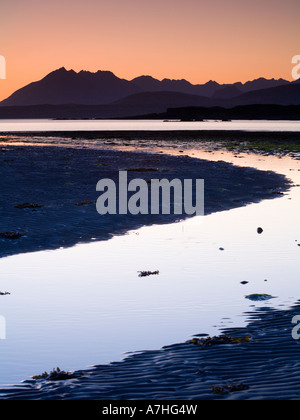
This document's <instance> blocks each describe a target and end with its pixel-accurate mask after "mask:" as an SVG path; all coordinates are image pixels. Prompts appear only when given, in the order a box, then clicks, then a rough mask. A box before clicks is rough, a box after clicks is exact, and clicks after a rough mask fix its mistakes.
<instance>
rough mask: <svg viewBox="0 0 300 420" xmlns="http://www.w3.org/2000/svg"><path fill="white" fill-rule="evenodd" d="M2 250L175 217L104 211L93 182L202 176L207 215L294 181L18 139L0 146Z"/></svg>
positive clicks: (185, 160) (107, 233) (56, 243)
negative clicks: (21, 142) (100, 209)
mask: <svg viewBox="0 0 300 420" xmlns="http://www.w3.org/2000/svg"><path fill="white" fill-rule="evenodd" d="M0 160H1V162H0V163H1V166H0V174H1V179H2V184H1V192H2V194H1V197H0V207H1V213H2V217H1V220H0V256H2V257H3V256H8V255H13V254H16V253H24V252H33V251H41V250H46V249H49V250H51V249H57V248H60V247H70V246H73V245H75V244H77V243H84V242H89V241H91V240H104V239H109V238H111V237H112V236H113V235H116V234H123V233H125V232H127V231H128V230H131V229H136V228H138V227H141V226H144V225H152V224H160V223H171V222H175V221H178V220H180V219H182V218H184V217H185V215H183V216H182V217H181V216H178V215H174V214H170V215H162V214H158V215H153V214H148V215H131V214H126V215H119V214H117V215H105V216H101V215H99V214H98V213H97V210H96V200H97V198H98V197H99V193H98V192H97V191H96V184H97V182H98V181H99V180H100V179H103V178H109V179H112V180H114V181H115V182H116V183H117V182H118V176H119V171H120V170H127V171H128V180H131V179H134V178H142V179H144V180H146V181H147V182H150V181H151V179H153V178H155V179H162V178H167V179H168V180H172V179H175V178H178V179H181V180H183V179H194V180H195V179H204V181H205V197H204V198H205V214H210V213H214V212H218V211H222V210H229V209H231V208H236V207H240V206H244V205H246V204H248V203H252V202H259V201H260V200H263V199H273V198H276V197H278V195H281V194H283V193H284V191H287V190H288V189H289V188H290V186H291V182H290V181H289V180H288V179H287V178H286V177H284V176H283V175H280V174H276V173H274V172H272V171H258V170H256V169H254V168H241V167H237V166H234V165H232V164H229V163H225V162H222V161H220V162H210V161H207V160H200V159H193V158H190V157H188V156H180V157H176V156H167V155H161V154H156V155H155V154H150V153H141V152H125V151H122V152H121V151H114V150H99V149H90V148H73V147H51V146H22V147H21V146H13V145H11V146H10V145H8V146H5V147H2V148H1V151H0Z"/></svg>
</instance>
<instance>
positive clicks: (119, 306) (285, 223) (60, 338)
mask: <svg viewBox="0 0 300 420" xmlns="http://www.w3.org/2000/svg"><path fill="white" fill-rule="evenodd" d="M172 150H173V151H172V153H177V152H178V151H176V150H174V149H172ZM154 151H155V150H154ZM185 153H186V154H190V155H193V156H199V157H202V158H207V159H210V160H213V159H214V160H219V159H223V160H226V161H230V162H234V163H236V164H239V165H245V166H255V167H257V168H259V169H268V170H269V169H273V170H276V171H277V172H280V173H284V174H286V175H287V176H288V177H289V178H291V179H292V180H293V181H294V182H295V183H296V184H300V182H299V181H300V172H299V171H300V161H298V160H293V159H291V158H289V157H285V158H280V159H279V158H277V157H265V156H258V155H246V154H242V155H240V156H243V159H241V158H235V157H234V155H233V154H232V153H229V152H225V153H224V152H222V151H218V152H214V153H208V152H203V151H200V150H192V149H191V150H185ZM299 206H300V195H299V187H294V188H292V189H291V190H290V192H289V193H288V194H287V195H284V196H282V197H279V198H276V199H274V200H265V201H263V202H261V203H258V204H252V205H248V206H247V207H242V208H238V209H234V210H230V211H225V212H222V213H216V214H212V215H209V216H205V217H204V218H201V217H200V218H193V219H190V220H187V221H184V222H182V223H176V224H173V225H165V226H161V225H160V226H152V227H145V228H142V229H139V230H138V231H132V232H129V234H128V235H125V236H117V237H114V238H113V239H111V240H109V241H106V242H98V243H91V244H85V245H78V246H75V247H73V248H70V249H61V250H57V251H51V252H38V253H33V254H25V255H17V256H13V257H9V258H5V259H2V260H1V261H0V270H1V290H3V291H4V290H5V291H6V290H7V291H9V292H11V295H10V296H5V297H3V298H2V299H1V310H0V313H1V315H3V316H5V318H6V323H7V332H6V334H7V339H6V340H0V354H1V367H0V382H1V383H2V384H4V383H16V382H18V381H19V380H21V379H24V378H28V377H29V376H30V375H32V374H37V373H41V372H42V371H44V370H48V371H49V370H50V369H52V368H54V367H56V366H59V367H61V368H63V369H65V370H72V369H79V368H85V367H87V366H88V365H91V364H100V363H107V362H109V361H113V360H119V359H120V358H121V357H123V355H122V353H124V352H126V351H135V350H144V349H156V348H160V347H161V346H163V345H166V344H171V343H175V342H179V341H184V340H186V339H188V338H190V337H191V335H193V334H198V333H208V334H217V333H218V332H219V330H220V328H223V327H226V326H229V327H231V326H242V325H244V324H245V322H246V319H245V317H244V316H242V314H243V312H245V311H248V310H249V309H251V307H252V308H253V305H254V307H255V306H258V305H260V306H261V305H266V306H270V305H271V306H273V307H282V306H284V307H286V306H289V305H291V304H292V303H294V302H295V301H296V300H298V299H299V293H298V292H299V285H298V283H299V281H298V273H299V266H300V264H299V261H300V247H299V246H298V243H299V244H300V225H299ZM259 226H261V227H262V228H263V229H264V232H263V234H261V235H258V234H257V227H259ZM296 241H298V243H297V242H296ZM220 247H223V248H224V251H220V250H219V248H220ZM139 270H160V275H159V276H151V277H144V278H140V277H138V273H137V271H139ZM265 280H267V281H265ZM241 281H248V282H249V283H248V284H247V285H244V286H243V285H241V284H240V282H241ZM251 293H268V294H270V295H273V296H275V297H276V298H275V299H273V300H271V301H268V302H259V303H253V302H251V301H249V300H247V299H245V295H246V294H251Z"/></svg>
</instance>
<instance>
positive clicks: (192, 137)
mask: <svg viewBox="0 0 300 420" xmlns="http://www.w3.org/2000/svg"><path fill="white" fill-rule="evenodd" d="M2 136H13V137H28V136H30V137H45V138H47V137H61V138H69V139H87V140H93V139H95V140H101V139H121V140H141V139H143V140H189V141H212V142H216V141H239V142H243V141H250V142H251V141H261V142H265V141H270V140H272V141H274V142H286V143H290V142H295V141H296V142H297V143H299V144H300V133H299V132H295V131H272V132H269V131H240V130H163V131H154V130H153V131H150V130H141V131H138V130H132V131H129V130H128V131H127V130H110V131H23V132H18V131H7V132H0V138H1V137H2ZM0 144H1V143H0Z"/></svg>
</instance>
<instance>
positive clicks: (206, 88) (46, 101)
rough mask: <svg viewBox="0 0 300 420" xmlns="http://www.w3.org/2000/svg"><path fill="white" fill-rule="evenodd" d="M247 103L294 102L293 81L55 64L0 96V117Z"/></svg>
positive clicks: (298, 101) (297, 89)
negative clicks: (23, 111)
mask: <svg viewBox="0 0 300 420" xmlns="http://www.w3.org/2000/svg"><path fill="white" fill-rule="evenodd" d="M252 104H275V105H300V83H299V80H298V81H294V82H289V81H287V80H284V79H279V80H275V79H270V80H268V79H264V78H260V79H256V80H253V81H249V82H246V83H240V82H237V83H233V84H219V83H217V82H214V81H209V82H207V83H205V84H202V85H200V84H198V85H193V84H191V83H190V82H188V81H187V80H170V79H163V80H161V81H160V80H157V79H154V78H153V77H151V76H141V77H137V78H135V79H133V80H130V81H129V80H125V79H120V78H118V77H117V76H115V75H114V74H113V73H111V72H109V71H98V72H96V73H91V72H88V71H80V72H78V73H77V72H75V71H74V70H69V71H67V70H66V69H65V68H61V69H58V70H55V71H54V72H52V73H50V74H48V75H47V76H46V77H44V78H43V79H42V80H40V81H38V82H33V83H30V84H29V85H27V86H25V87H23V88H21V89H19V90H17V91H16V92H15V93H13V94H12V95H11V96H10V97H9V98H7V99H5V100H4V101H2V102H1V103H0V107H1V108H0V118H5V117H4V114H5V115H7V113H8V111H5V112H4V107H5V108H7V107H27V106H31V107H35V106H41V105H50V106H53V105H54V106H60V107H61V106H62V105H65V106H66V105H68V106H69V107H70V106H73V107H74V106H75V105H77V110H78V109H79V108H80V106H85V110H86V109H87V108H86V107H87V106H97V108H98V110H99V114H98V117H99V118H101V117H105V118H108V117H111V118H113V117H120V116H124V117H128V116H132V115H141V114H148V113H163V112H166V110H167V109H168V108H176V107H188V106H198V107H199V106H200V107H216V106H218V107H223V108H232V107H236V106H240V105H252ZM78 106H79V108H78ZM32 109H33V108H32ZM44 109H45V107H44ZM15 111H16V109H15ZM11 112H12V113H13V110H12V109H11ZM61 116H62V115H61ZM37 118H38V115H37Z"/></svg>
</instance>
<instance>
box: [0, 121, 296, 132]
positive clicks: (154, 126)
mask: <svg viewBox="0 0 300 420" xmlns="http://www.w3.org/2000/svg"><path fill="white" fill-rule="evenodd" d="M97 130H99V131H117V130H119V131H123V130H124V131H131V130H142V131H143V130H151V131H152V130H153V131H166V130H244V131H300V121H264V120H262V121H240V120H234V121H215V120H209V121H203V122H197V121H195V122H179V121H168V122H165V121H163V120H157V121H156V120H155V121H154V120H60V121H55V120H0V132H6V131H7V132H8V131H15V132H18V131H22V132H23V131H31V132H32V131H97Z"/></svg>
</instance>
